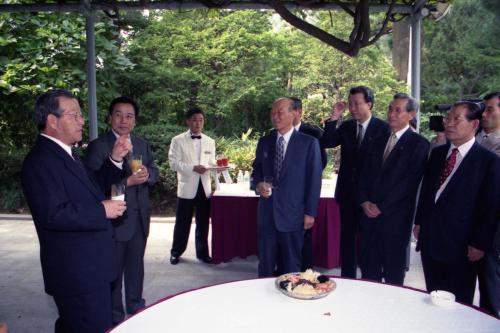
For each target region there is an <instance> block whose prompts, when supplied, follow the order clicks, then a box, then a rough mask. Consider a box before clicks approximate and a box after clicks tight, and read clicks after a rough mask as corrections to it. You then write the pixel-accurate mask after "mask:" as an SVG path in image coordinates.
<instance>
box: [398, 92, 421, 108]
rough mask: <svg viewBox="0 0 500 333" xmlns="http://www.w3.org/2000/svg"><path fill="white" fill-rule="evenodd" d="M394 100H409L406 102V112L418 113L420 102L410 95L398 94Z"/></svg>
mask: <svg viewBox="0 0 500 333" xmlns="http://www.w3.org/2000/svg"><path fill="white" fill-rule="evenodd" d="M392 99H393V100H395V99H405V100H407V102H406V112H411V111H418V102H417V100H416V99H415V98H413V97H411V96H410V95H408V94H406V93H397V94H395V95H394V96H393V97H392Z"/></svg>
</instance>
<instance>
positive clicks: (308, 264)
mask: <svg viewBox="0 0 500 333" xmlns="http://www.w3.org/2000/svg"><path fill="white" fill-rule="evenodd" d="M313 266H314V256H313V241H312V228H311V229H307V230H306V231H305V232H304V245H303V246H302V267H301V268H302V270H301V271H302V272H304V271H305V270H306V269H309V268H313Z"/></svg>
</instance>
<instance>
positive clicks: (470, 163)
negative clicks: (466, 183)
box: [438, 142, 479, 201]
mask: <svg viewBox="0 0 500 333" xmlns="http://www.w3.org/2000/svg"><path fill="white" fill-rule="evenodd" d="M478 147H479V144H478V143H477V142H474V145H473V146H472V148H471V149H470V150H469V152H468V153H467V155H465V157H464V159H463V160H462V163H460V165H459V166H458V168H457V170H456V171H455V173H454V174H453V176H451V179H450V181H449V182H448V184H446V187H445V188H444V189H443V192H442V193H441V195H440V196H439V199H438V201H439V200H441V198H444V197H446V195H447V194H448V193H449V192H451V191H453V188H454V187H455V186H456V185H457V182H459V181H460V180H461V179H464V178H466V175H467V171H469V170H474V169H475V168H474V163H476V161H477V157H476V153H477V149H478ZM446 152H448V150H447V151H446ZM445 159H446V157H445ZM439 174H441V170H440V172H439ZM438 186H439V183H438ZM438 189H439V187H438Z"/></svg>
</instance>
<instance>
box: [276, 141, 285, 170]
mask: <svg viewBox="0 0 500 333" xmlns="http://www.w3.org/2000/svg"><path fill="white" fill-rule="evenodd" d="M284 155H285V139H284V138H283V136H280V137H279V138H278V141H277V142H276V155H275V157H274V171H275V173H276V179H279V177H280V172H281V167H282V166H283V158H284Z"/></svg>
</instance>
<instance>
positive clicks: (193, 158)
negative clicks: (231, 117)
mask: <svg viewBox="0 0 500 333" xmlns="http://www.w3.org/2000/svg"><path fill="white" fill-rule="evenodd" d="M204 122H205V115H204V113H203V111H202V110H201V109H199V108H192V109H189V110H188V112H187V114H186V123H187V126H188V127H189V130H188V131H186V132H184V133H182V134H179V135H177V136H176V137H174V138H173V139H172V142H171V143H170V150H169V152H168V161H169V164H170V168H171V169H172V170H174V171H176V172H177V209H176V213H175V227H174V240H173V243H172V249H171V250H170V263H171V264H172V265H177V264H178V263H179V258H180V256H181V255H182V254H183V253H184V251H185V250H186V246H187V242H188V239H189V231H190V228H191V220H192V218H193V211H195V208H196V211H195V220H196V240H195V241H196V257H197V258H198V259H199V260H201V261H203V262H204V263H210V262H211V261H212V258H211V257H210V255H209V251H208V227H209V224H208V219H209V216H210V195H211V182H210V172H209V171H208V169H207V168H208V166H209V165H214V164H215V141H214V140H213V139H212V138H210V137H208V136H206V135H205V134H202V130H203V125H204Z"/></svg>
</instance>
